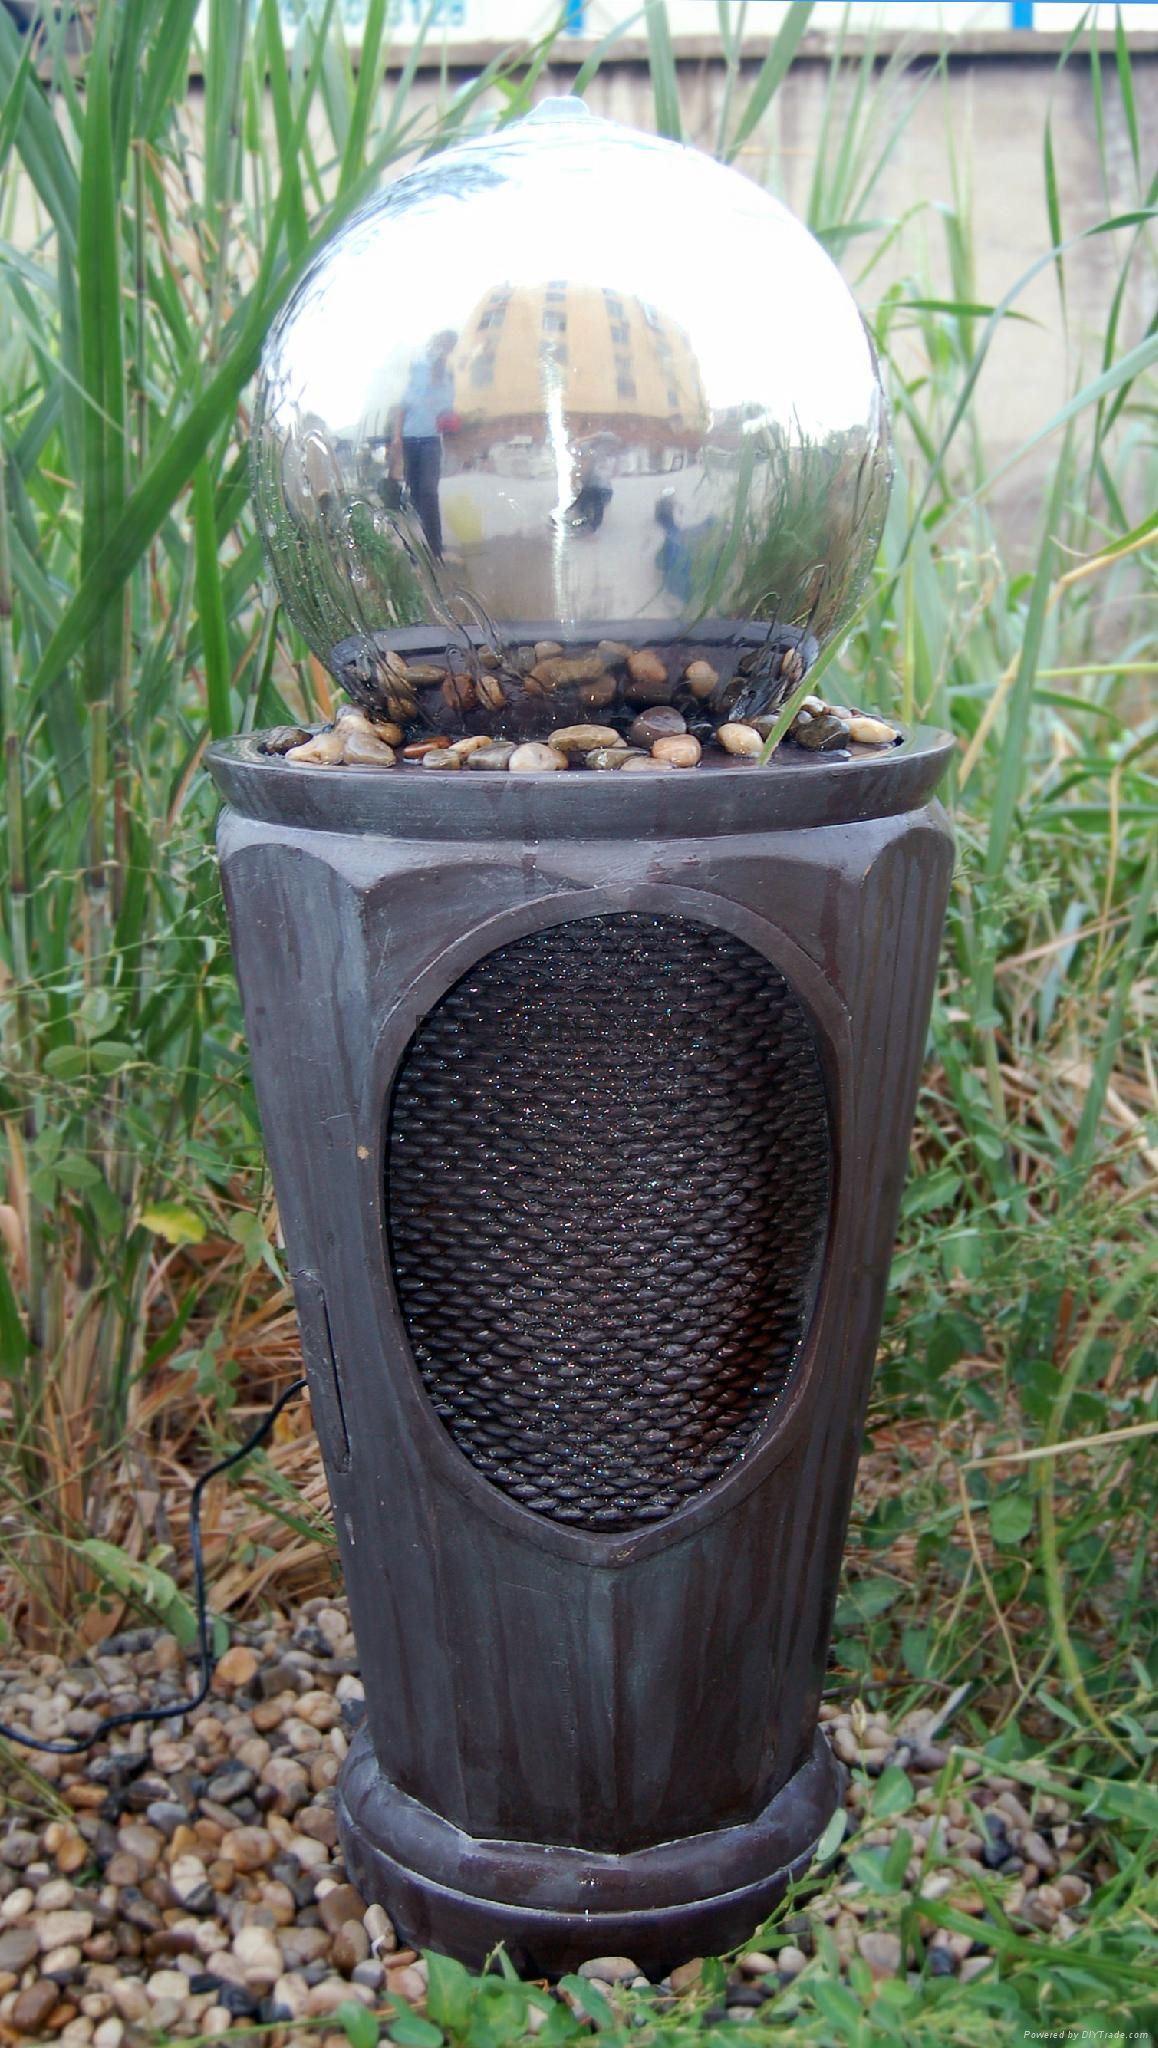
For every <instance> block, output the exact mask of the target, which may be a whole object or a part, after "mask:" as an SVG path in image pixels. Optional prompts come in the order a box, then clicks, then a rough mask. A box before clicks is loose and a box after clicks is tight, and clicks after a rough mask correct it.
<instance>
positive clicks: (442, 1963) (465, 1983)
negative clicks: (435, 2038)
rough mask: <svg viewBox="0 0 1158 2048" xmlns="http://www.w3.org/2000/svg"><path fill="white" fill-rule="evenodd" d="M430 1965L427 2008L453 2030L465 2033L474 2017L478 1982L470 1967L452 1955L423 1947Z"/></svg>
mask: <svg viewBox="0 0 1158 2048" xmlns="http://www.w3.org/2000/svg"><path fill="white" fill-rule="evenodd" d="M422 1953H423V1956H424V1958H425V1961H426V1968H427V1973H428V1974H427V1988H426V2010H427V2012H428V2013H429V2014H430V2017H431V2019H432V2020H437V2022H438V2024H439V2026H440V2027H445V2028H446V2029H447V2031H448V2032H449V2033H451V2034H461V2033H463V2032H464V2031H465V2029H466V2027H467V2024H468V2022H469V2020H470V2011H471V2005H472V2003H473V2001H474V1983H473V1980H472V1978H471V1975H470V1972H469V1970H465V1969H464V1968H463V1966H462V1964H461V1963H456V1962H454V1961H453V1959H452V1958H451V1957H450V1956H440V1955H436V1954H435V1951H434V1950H433V1949H424V1950H423V1951H422Z"/></svg>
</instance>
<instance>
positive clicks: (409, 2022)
mask: <svg viewBox="0 0 1158 2048" xmlns="http://www.w3.org/2000/svg"><path fill="white" fill-rule="evenodd" d="M387 2031H388V2033H389V2036H390V2039H391V2040H392V2041H397V2043H398V2048H442V2043H443V2038H444V2037H443V2033H442V2029H441V2027H435V2026H432V2025H431V2023H430V2021H429V2020H424V2019H423V2018H422V2017H421V2016H420V2015H419V2014H418V2013H416V2012H411V2011H410V2010H409V2009H407V2010H406V2011H405V2012H400V2013H398V2014H396V2016H395V2017H394V2018H393V2019H392V2020H388V2021H387Z"/></svg>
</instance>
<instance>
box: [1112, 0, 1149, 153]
mask: <svg viewBox="0 0 1158 2048" xmlns="http://www.w3.org/2000/svg"><path fill="white" fill-rule="evenodd" d="M1114 62H1115V64H1116V65H1117V69H1118V91H1119V93H1120V94H1121V97H1122V112H1123V114H1124V115H1125V117H1126V133H1127V135H1128V136H1129V138H1130V155H1131V157H1132V158H1133V162H1134V176H1135V178H1136V179H1137V180H1138V185H1139V189H1140V188H1141V184H1142V144H1141V141H1140V139H1139V135H1138V109H1137V107H1136V106H1135V104H1134V74H1133V70H1132V67H1131V64H1130V43H1129V38H1128V37H1127V35H1126V26H1125V23H1124V22H1123V20H1122V10H1121V8H1120V7H1119V8H1115V10H1114Z"/></svg>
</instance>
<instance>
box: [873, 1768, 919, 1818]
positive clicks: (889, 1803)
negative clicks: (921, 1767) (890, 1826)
mask: <svg viewBox="0 0 1158 2048" xmlns="http://www.w3.org/2000/svg"><path fill="white" fill-rule="evenodd" d="M915 1797H916V1795H915V1793H914V1791H913V1781H912V1779H911V1778H910V1777H909V1776H908V1773H907V1772H905V1771H902V1769H901V1768H900V1765H899V1764H889V1765H887V1766H886V1768H885V1769H884V1770H883V1771H882V1772H881V1774H880V1777H879V1778H878V1779H877V1782H876V1784H875V1786H874V1787H873V1806H872V1811H873V1819H874V1820H888V1819H889V1818H890V1817H891V1816H892V1815H893V1814H896V1813H907V1812H908V1810H909V1808H910V1806H911V1805H912V1804H913V1800H914V1798H915Z"/></svg>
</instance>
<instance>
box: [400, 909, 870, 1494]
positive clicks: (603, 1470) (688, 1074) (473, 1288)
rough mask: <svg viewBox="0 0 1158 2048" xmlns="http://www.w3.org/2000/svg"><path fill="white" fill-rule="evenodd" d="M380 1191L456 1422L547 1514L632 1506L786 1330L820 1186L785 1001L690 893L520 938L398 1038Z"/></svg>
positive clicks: (693, 1463)
mask: <svg viewBox="0 0 1158 2048" xmlns="http://www.w3.org/2000/svg"><path fill="white" fill-rule="evenodd" d="M387 1195H388V1215H389V1230H390V1249H391V1257H392V1261H393V1268H394V1277H395V1283H396V1287H397V1291H398V1298H399V1302H400V1305H401V1309H402V1314H403V1318H404V1320H405V1324H406V1329H407V1332H408V1335H409V1339H410V1344H411V1348H412V1351H413V1354H414V1358H415V1361H416V1363H417V1366H418V1370H419V1372H420V1373H421V1375H422V1379H423V1381H424V1383H425V1386H426V1389H427V1392H428V1393H429V1395H430V1398H431V1400H432V1402H433V1404H434V1407H435V1410H436V1412H437V1413H438V1415H439V1416H440V1417H441V1419H442V1421H443V1422H444V1423H445V1425H446V1427H447V1429H448V1430H449V1431H450V1433H451V1435H452V1437H453V1438H454V1440H455V1443H456V1444H457V1445H458V1447H459V1449H460V1450H461V1451H462V1452H463V1453H464V1454H465V1455H466V1457H468V1458H469V1459H470V1460H471V1462H472V1463H473V1464H474V1465H476V1466H477V1467H478V1468H479V1469H480V1470H481V1471H482V1472H484V1473H485V1474H486V1476H487V1478H488V1479H490V1480H491V1481H492V1482H493V1483H494V1485H496V1486H498V1487H501V1488H502V1490H503V1491H504V1492H505V1493H508V1494H510V1495H512V1496H513V1497H514V1499H516V1500H518V1501H521V1502H523V1503H524V1505H525V1506H527V1507H529V1508H533V1509H535V1510H537V1511H538V1512H539V1513H541V1514H545V1515H550V1516H551V1517H552V1518H553V1519H554V1520H556V1521H561V1522H569V1523H574V1524H577V1525H579V1526H581V1527H586V1528H591V1529H627V1528H631V1527H633V1526H635V1525H636V1524H638V1523H641V1522H649V1521H655V1520H658V1519H659V1518H661V1517H662V1516H664V1515H668V1514H670V1513H671V1512H672V1511H673V1509H675V1508H677V1507H679V1506H680V1504H681V1502H683V1501H684V1500H685V1499H686V1498H687V1496H688V1495H690V1494H693V1493H696V1492H698V1491H699V1490H700V1489H701V1488H702V1487H704V1486H706V1485H708V1484H709V1483H710V1482H711V1481H712V1480H714V1479H716V1478H717V1477H718V1476H719V1475H720V1474H721V1473H722V1472H724V1471H725V1470H726V1468H727V1467H728V1466H729V1465H731V1464H733V1463H734V1461H735V1460H736V1459H737V1458H738V1457H739V1456H740V1454H741V1453H742V1452H743V1451H744V1450H745V1449H746V1448H747V1447H748V1445H749V1444H750V1443H751V1442H752V1440H753V1438H754V1437H755V1435H756V1433H757V1432H758V1430H759V1428H760V1426H761V1423H762V1422H763V1420H764V1417H765V1416H766V1414H767V1412H768V1409H769V1406H770V1404H771V1403H772V1402H773V1401H774V1400H775V1399H776V1397H777V1395H778V1394H779V1393H780V1391H781V1389H782V1388H783V1386H784V1383H785V1380H786V1379H787V1377H788V1374H789V1372H790V1370H791V1367H792V1363H793V1360H794V1357H795V1355H796V1353H797V1351H798V1349H799V1346H800V1342H801V1338H802V1336H803V1333H804V1326H805V1320H806V1315H807V1311H808V1308H809V1306H810V1302H811V1296H812V1291H813V1286H814V1279H815V1273H816V1268H817V1264H818V1260H819V1254H820V1251H821V1248H822V1245H823V1241H824V1233H825V1228H826V1223H827V1215H828V1199H829V1125H828V1111H827V1106H826V1101H825V1094H824V1084H823V1080H822V1077H821V1071H820V1064H819V1060H818V1058H817V1052H816V1046H815V1043H814V1040H813V1036H812V1032H811V1029H810V1027H809V1024H808V1020H807V1018H806V1016H805V1013H804V1011H803V1009H802V1008H801V1005H800V1003H799V1002H798V1000H797V999H796V997H795V996H794V995H793V993H792V991H791V990H790V989H789V987H788V985H787V983H786V982H785V980H784V978H783V976H782V975H781V974H780V973H778V971H777V970H776V969H775V968H774V967H772V966H771V965H770V964H769V962H768V961H766V960H765V959H763V957H762V956H761V955H760V954H758V953H756V952H755V951H753V949H752V948H751V947H750V946H747V945H745V944H744V943H743V942H742V941H740V940H738V939H736V938H734V937H732V935H731V934H730V933H727V932H722V931H719V930H717V929H715V928H714V927H711V926H707V925H702V924H698V923H696V922H695V921H694V920H692V919H688V918H682V917H650V916H639V915H613V916H607V917H596V918H590V919H580V920H576V921H575V922H572V923H568V924H561V925H555V926H553V927H551V928H550V929H549V930H547V931H543V932H538V933H535V934H534V935H533V936H531V937H529V938H525V939H520V940H518V941H517V942H516V943H514V944H512V945H509V946H504V947H502V948H501V949H500V950H499V951H497V952H494V953H491V954H489V955H488V956H487V957H486V958H485V959H484V960H482V961H481V962H480V963H479V965H478V966H477V967H476V968H474V969H472V971H471V972H470V973H469V974H467V975H464V976H463V978H462V980H461V981H459V982H458V983H456V985H455V986H454V987H453V988H452V989H451V990H450V991H449V992H448V993H447V995H446V996H445V997H444V998H443V999H442V1001H441V1002H440V1003H439V1004H438V1006H437V1008H436V1009H435V1010H433V1011H432V1012H431V1014H430V1015H429V1016H428V1017H427V1018H425V1020H424V1021H423V1023H422V1024H421V1025H420V1026H419V1028H418V1030H417V1031H416V1033H415V1035H414V1037H413V1039H412V1040H411V1043H410V1046H409V1048H408V1050H407V1053H406V1055H405V1057H404V1059H403V1062H402V1065H401V1067H400V1069H399V1072H398V1076H397V1080H396V1083H395V1088H394V1095H393V1102H392V1106H391V1115H390V1130H389V1148H388V1156H387Z"/></svg>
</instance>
